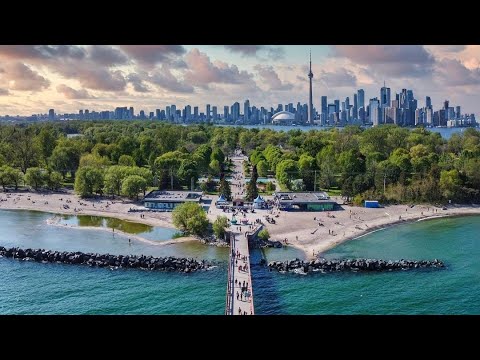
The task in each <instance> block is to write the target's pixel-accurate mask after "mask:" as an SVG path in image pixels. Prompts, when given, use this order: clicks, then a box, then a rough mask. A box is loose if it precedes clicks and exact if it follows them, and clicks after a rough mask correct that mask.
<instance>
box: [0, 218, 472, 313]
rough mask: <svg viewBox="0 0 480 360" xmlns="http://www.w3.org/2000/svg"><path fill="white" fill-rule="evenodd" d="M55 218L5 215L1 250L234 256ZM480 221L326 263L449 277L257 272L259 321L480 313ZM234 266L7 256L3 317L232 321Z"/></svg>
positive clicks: (270, 253) (403, 234)
mask: <svg viewBox="0 0 480 360" xmlns="http://www.w3.org/2000/svg"><path fill="white" fill-rule="evenodd" d="M51 217H52V214H44V213H38V212H29V211H5V210H2V211H0V228H1V229H2V231H1V233H0V245H2V246H21V247H43V248H48V249H54V250H80V251H93V252H110V253H119V254H120V253H122V254H132V253H138V254H140V253H143V254H152V255H156V256H165V255H166V254H170V255H176V256H193V257H198V258H199V259H201V258H211V259H212V258H217V259H219V260H222V261H226V259H227V256H228V250H227V249H225V248H217V247H212V246H205V245H202V244H199V243H185V244H175V245H171V246H170V245H165V246H154V245H149V244H143V243H140V242H137V241H136V242H134V243H133V244H132V245H130V246H129V245H128V241H126V240H127V239H126V238H125V237H122V236H119V235H115V236H112V234H110V233H109V232H107V231H98V230H90V229H88V230H87V229H72V228H68V227H65V228H64V227H55V226H51V225H48V224H46V220H47V219H48V218H51ZM479 231H480V216H472V217H462V218H447V219H436V220H431V221H423V222H417V223H412V224H405V225H401V226H397V227H393V228H390V229H386V230H381V231H377V232H375V233H373V234H370V235H367V236H364V237H362V238H360V239H357V240H353V241H350V242H347V243H344V244H342V245H340V246H338V247H336V248H334V249H332V250H330V251H329V252H328V253H326V254H325V257H332V258H333V257H371V258H373V257H376V258H383V259H400V258H408V259H433V258H438V259H441V260H443V261H444V262H445V263H446V265H447V268H446V269H444V270H419V271H400V272H386V273H371V274H370V273H368V274H367V273H331V274H319V273H316V274H311V275H307V276H302V275H295V274H279V273H277V272H269V271H267V270H266V269H265V268H264V267H260V266H259V265H252V282H253V286H254V295H255V310H256V313H257V314H480V262H479V261H478V258H479V256H480V239H479V238H478V235H477V234H478V233H479ZM262 256H266V257H267V260H273V259H282V258H289V259H291V258H294V257H296V256H298V257H301V256H300V253H299V252H298V251H296V250H294V249H290V250H283V249H266V250H265V251H263V252H262V251H260V250H255V251H253V252H252V254H251V257H252V260H253V261H252V262H253V264H255V263H258V261H259V260H260V258H261V257H262ZM226 277H227V274H226V268H225V262H223V263H222V264H220V266H219V267H217V268H215V269H213V270H211V271H208V272H201V273H194V274H177V273H162V272H147V271H140V270H115V271H112V270H109V269H96V268H89V267H83V266H71V265H59V264H39V263H33V262H18V261H13V260H11V259H4V258H0V279H1V280H0V314H223V311H224V301H225V286H226V284H225V283H226Z"/></svg>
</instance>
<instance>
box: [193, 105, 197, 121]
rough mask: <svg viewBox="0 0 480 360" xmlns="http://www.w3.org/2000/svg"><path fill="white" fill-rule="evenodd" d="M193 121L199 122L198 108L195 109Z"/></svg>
mask: <svg viewBox="0 0 480 360" xmlns="http://www.w3.org/2000/svg"><path fill="white" fill-rule="evenodd" d="M193 120H194V121H198V106H194V107H193Z"/></svg>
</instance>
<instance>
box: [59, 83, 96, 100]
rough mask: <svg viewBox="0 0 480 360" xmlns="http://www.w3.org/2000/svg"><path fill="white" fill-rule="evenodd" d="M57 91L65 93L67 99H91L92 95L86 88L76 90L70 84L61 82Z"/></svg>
mask: <svg viewBox="0 0 480 360" xmlns="http://www.w3.org/2000/svg"><path fill="white" fill-rule="evenodd" d="M57 91H58V92H59V93H61V94H63V95H64V96H65V97H66V98H67V99H91V98H93V96H92V95H90V94H89V93H88V91H87V90H85V89H80V90H75V89H73V88H71V87H70V86H67V85H65V84H60V85H58V86H57Z"/></svg>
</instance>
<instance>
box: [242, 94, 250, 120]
mask: <svg viewBox="0 0 480 360" xmlns="http://www.w3.org/2000/svg"><path fill="white" fill-rule="evenodd" d="M249 115H250V101H249V100H248V99H247V100H245V102H244V103H243V121H244V122H247V121H248V120H249V119H250V117H249Z"/></svg>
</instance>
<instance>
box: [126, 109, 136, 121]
mask: <svg viewBox="0 0 480 360" xmlns="http://www.w3.org/2000/svg"><path fill="white" fill-rule="evenodd" d="M134 117H135V112H134V111H133V106H130V111H129V113H128V118H129V119H130V120H131V119H133V118H134Z"/></svg>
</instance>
